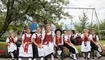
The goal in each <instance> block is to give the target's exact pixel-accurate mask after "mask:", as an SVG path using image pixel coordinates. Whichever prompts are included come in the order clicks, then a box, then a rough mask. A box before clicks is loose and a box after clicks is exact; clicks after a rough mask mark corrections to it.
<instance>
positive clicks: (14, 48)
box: [8, 42, 17, 52]
mask: <svg viewBox="0 0 105 60" xmlns="http://www.w3.org/2000/svg"><path fill="white" fill-rule="evenodd" d="M15 50H17V47H16V44H15V43H12V42H11V43H10V46H8V52H14V51H15Z"/></svg>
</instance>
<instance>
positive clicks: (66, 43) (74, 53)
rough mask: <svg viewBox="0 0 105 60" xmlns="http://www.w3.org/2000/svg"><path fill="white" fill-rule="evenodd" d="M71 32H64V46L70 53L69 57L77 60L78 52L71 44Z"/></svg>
mask: <svg viewBox="0 0 105 60" xmlns="http://www.w3.org/2000/svg"><path fill="white" fill-rule="evenodd" d="M70 33H71V31H70V30H67V31H66V35H65V38H64V46H65V47H67V48H68V49H69V51H70V52H71V54H70V56H73V59H74V60H77V59H78V58H77V54H78V50H77V49H76V48H75V46H74V44H72V43H71V40H70V37H71V34H70Z"/></svg>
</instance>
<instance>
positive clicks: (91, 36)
mask: <svg viewBox="0 0 105 60" xmlns="http://www.w3.org/2000/svg"><path fill="white" fill-rule="evenodd" d="M93 38H95V34H94V35H92V34H91V35H90V39H91V40H93ZM96 40H97V41H99V38H98V35H96Z"/></svg>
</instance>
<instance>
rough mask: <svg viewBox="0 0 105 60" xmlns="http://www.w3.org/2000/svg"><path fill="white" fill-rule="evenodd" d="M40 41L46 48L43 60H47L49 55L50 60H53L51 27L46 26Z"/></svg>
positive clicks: (52, 33)
mask: <svg viewBox="0 0 105 60" xmlns="http://www.w3.org/2000/svg"><path fill="white" fill-rule="evenodd" d="M42 39H43V44H44V45H46V46H47V48H46V51H45V52H46V53H45V55H46V57H45V59H46V60H47V55H50V54H51V60H54V56H53V52H54V42H53V39H54V32H52V31H51V26H50V25H49V24H47V26H46V30H45V31H44V33H42Z"/></svg>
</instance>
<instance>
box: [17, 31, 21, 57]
mask: <svg viewBox="0 0 105 60" xmlns="http://www.w3.org/2000/svg"><path fill="white" fill-rule="evenodd" d="M21 44H22V38H21V31H18V32H17V42H16V45H17V59H18V57H19V48H20V45H21Z"/></svg>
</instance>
